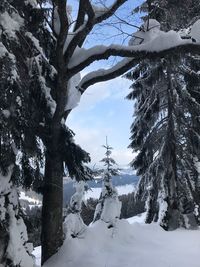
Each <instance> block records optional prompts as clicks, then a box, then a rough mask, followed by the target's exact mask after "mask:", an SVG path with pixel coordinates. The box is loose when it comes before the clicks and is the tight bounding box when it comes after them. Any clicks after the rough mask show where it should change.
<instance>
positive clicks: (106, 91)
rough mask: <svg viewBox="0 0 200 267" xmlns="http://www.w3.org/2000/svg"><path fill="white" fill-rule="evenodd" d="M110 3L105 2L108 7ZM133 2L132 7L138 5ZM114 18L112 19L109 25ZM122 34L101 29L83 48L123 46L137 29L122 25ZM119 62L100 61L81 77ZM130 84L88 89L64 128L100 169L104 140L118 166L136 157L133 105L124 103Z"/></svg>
mask: <svg viewBox="0 0 200 267" xmlns="http://www.w3.org/2000/svg"><path fill="white" fill-rule="evenodd" d="M111 2H113V1H110V0H108V3H111ZM139 2H140V1H139V0H138V1H135V3H136V4H135V5H138V4H139ZM72 3H74V4H73V5H72V7H74V8H77V6H76V3H77V1H75V2H73V1H72ZM132 7H133V1H128V2H127V4H126V6H125V7H123V8H122V9H121V10H120V11H119V12H118V14H117V15H118V16H120V17H121V18H122V19H125V18H127V10H129V11H130V10H132V9H131V8H132ZM115 19H116V18H113V19H112V22H113V21H114V20H115ZM131 20H133V21H132V22H131V23H132V24H135V25H139V23H140V20H139V18H138V17H133V16H132V17H131V16H130V17H129V22H130V21H131ZM121 27H122V28H123V31H124V32H126V33H127V34H126V33H125V34H121V33H120V34H119V31H118V30H117V29H116V28H113V27H112V26H109V25H107V26H103V27H102V28H101V29H99V28H98V29H96V31H94V33H93V34H92V35H91V36H90V37H89V38H88V40H86V43H85V46H86V47H91V46H93V45H96V44H101V43H103V44H104V45H106V44H110V43H119V44H122V43H123V42H124V43H125V44H127V42H128V40H129V39H130V34H132V33H133V32H134V31H135V30H136V28H133V27H128V26H127V25H121ZM117 60H119V59H118V58H117V59H116V58H111V59H110V60H108V61H105V60H103V61H100V62H97V63H95V64H93V65H92V66H89V67H88V68H87V69H86V70H84V72H83V73H81V75H82V76H84V75H85V74H87V73H89V72H90V71H91V70H94V69H98V68H108V67H110V66H113V64H114V63H116V61H117ZM130 84H131V83H130V81H128V80H127V79H125V78H122V77H118V78H116V79H113V80H111V81H107V82H103V83H98V84H95V85H93V86H91V87H89V88H88V89H87V90H86V92H85V93H84V94H83V96H82V98H81V101H80V103H79V105H78V107H76V108H75V109H74V110H73V111H72V112H71V114H70V116H69V119H68V123H67V126H68V127H69V128H71V129H72V130H73V131H74V132H75V134H76V135H75V141H76V143H78V144H79V145H80V146H81V147H82V148H84V149H85V150H86V151H87V152H89V153H90V156H91V164H92V165H96V166H99V165H100V163H99V161H100V160H101V159H102V158H103V157H104V153H105V149H104V148H103V147H102V145H103V144H105V141H106V136H107V138H108V143H109V145H110V146H112V147H113V153H112V157H113V158H114V159H115V161H116V162H117V163H118V164H119V165H120V166H126V165H128V164H129V163H130V162H131V161H132V160H133V159H134V157H135V155H136V154H135V153H132V150H131V149H128V148H127V147H128V145H129V143H130V140H129V138H130V126H131V124H132V122H133V117H132V116H133V110H134V103H133V101H130V100H127V99H125V97H126V96H127V94H128V93H129V91H130V89H129V87H130Z"/></svg>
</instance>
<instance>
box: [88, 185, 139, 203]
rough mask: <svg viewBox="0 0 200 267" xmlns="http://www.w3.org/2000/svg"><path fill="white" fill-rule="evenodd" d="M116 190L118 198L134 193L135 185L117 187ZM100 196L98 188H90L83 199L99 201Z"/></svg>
mask: <svg viewBox="0 0 200 267" xmlns="http://www.w3.org/2000/svg"><path fill="white" fill-rule="evenodd" d="M116 189H117V192H118V195H119V196H121V195H127V194H129V193H132V192H133V191H135V184H126V185H121V186H117V187H116ZM100 194H101V188H100V187H96V188H91V189H90V190H88V191H87V192H86V194H85V198H86V199H89V198H95V199H99V196H100Z"/></svg>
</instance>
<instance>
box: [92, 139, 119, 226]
mask: <svg viewBox="0 0 200 267" xmlns="http://www.w3.org/2000/svg"><path fill="white" fill-rule="evenodd" d="M103 147H104V148H105V150H106V152H105V158H103V159H102V160H101V162H103V163H104V167H105V169H104V170H102V176H103V183H102V192H101V195H100V198H99V202H98V204H97V206H96V210H95V214H94V220H93V221H94V222H95V221H97V220H99V219H101V220H103V221H105V222H106V223H108V226H109V227H111V226H114V225H115V221H116V219H117V218H119V217H120V211H121V202H120V201H119V199H118V194H117V190H116V188H115V187H114V186H113V184H112V176H115V175H117V174H118V173H119V169H118V168H116V167H115V165H116V162H115V160H114V159H113V158H111V154H112V149H113V148H112V147H110V146H109V145H108V142H107V137H106V144H105V145H103Z"/></svg>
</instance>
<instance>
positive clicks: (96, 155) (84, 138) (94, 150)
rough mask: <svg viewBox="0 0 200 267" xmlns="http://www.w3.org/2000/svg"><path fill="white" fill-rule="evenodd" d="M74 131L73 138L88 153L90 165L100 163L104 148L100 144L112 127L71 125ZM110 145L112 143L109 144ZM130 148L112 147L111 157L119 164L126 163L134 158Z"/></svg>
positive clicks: (103, 141)
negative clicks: (100, 127) (99, 127)
mask: <svg viewBox="0 0 200 267" xmlns="http://www.w3.org/2000/svg"><path fill="white" fill-rule="evenodd" d="M73 130H74V132H75V133H76V135H75V140H76V142H77V143H78V144H80V146H81V147H82V148H83V149H85V150H86V151H87V152H89V153H90V156H91V160H92V163H91V164H92V165H94V164H96V165H97V166H98V165H100V160H101V159H102V158H103V157H104V153H105V149H104V148H103V147H102V145H103V144H104V143H105V136H109V133H110V132H111V131H112V129H109V128H107V129H92V128H89V127H88V128H84V127H79V126H78V125H73ZM110 145H111V146H112V144H110ZM134 156H135V153H134V154H133V153H132V151H131V149H128V148H126V147H124V148H119V147H116V148H115V147H114V149H113V152H112V157H113V158H114V160H115V161H116V162H117V164H119V165H128V164H129V163H130V162H131V161H132V160H133V158H134Z"/></svg>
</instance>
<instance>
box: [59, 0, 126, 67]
mask: <svg viewBox="0 0 200 267" xmlns="http://www.w3.org/2000/svg"><path fill="white" fill-rule="evenodd" d="M126 1H127V0H116V1H115V2H114V3H113V4H112V5H111V6H110V7H109V8H105V11H104V12H102V13H101V15H98V12H95V11H96V10H95V8H94V6H93V5H92V4H91V2H90V1H89V0H82V1H80V2H79V11H78V16H77V22H76V25H75V28H74V32H73V38H72V39H71V40H70V42H69V44H68V47H67V49H66V51H64V54H65V61H66V62H68V61H69V60H70V57H71V55H72V54H73V53H75V52H76V49H77V48H78V47H81V46H82V44H83V42H84V41H85V39H86V37H87V36H88V34H89V33H90V32H91V31H92V29H93V27H94V26H95V25H96V24H99V23H101V22H102V21H103V20H106V19H108V18H109V17H111V16H112V15H113V14H114V12H115V11H116V10H117V9H118V8H119V7H120V6H122V5H123V4H124V3H125V2H126ZM86 15H87V17H86ZM70 61H71V60H70Z"/></svg>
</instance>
